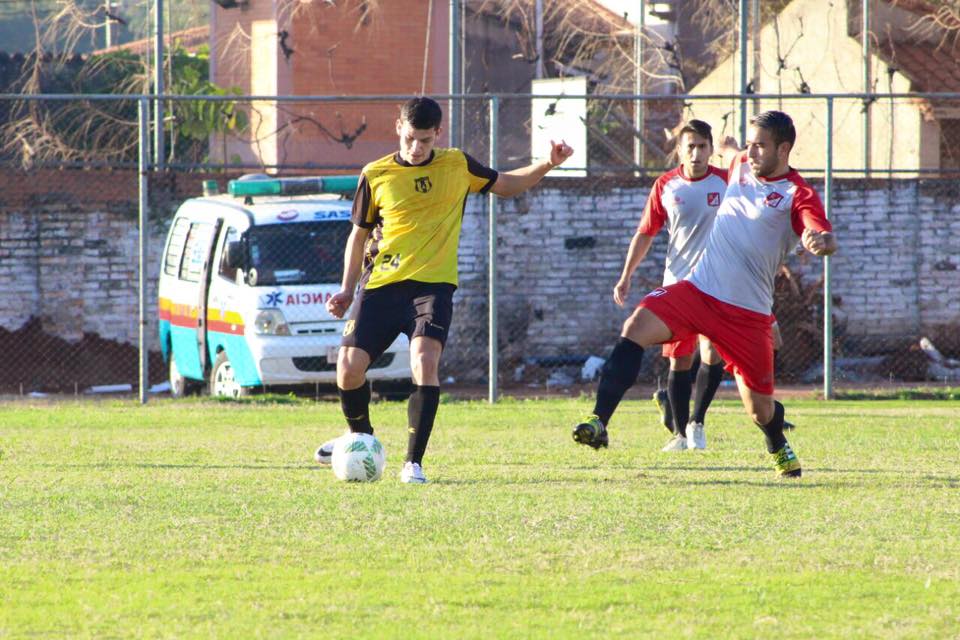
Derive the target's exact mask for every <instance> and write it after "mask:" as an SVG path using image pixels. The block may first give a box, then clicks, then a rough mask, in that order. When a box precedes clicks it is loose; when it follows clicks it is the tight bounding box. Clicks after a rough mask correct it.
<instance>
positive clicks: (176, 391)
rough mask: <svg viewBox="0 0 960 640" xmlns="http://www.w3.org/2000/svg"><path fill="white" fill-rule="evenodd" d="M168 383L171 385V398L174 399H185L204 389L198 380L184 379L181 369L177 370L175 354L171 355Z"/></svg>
mask: <svg viewBox="0 0 960 640" xmlns="http://www.w3.org/2000/svg"><path fill="white" fill-rule="evenodd" d="M167 381H168V382H169V383H170V396H171V397H174V398H183V397H184V396H189V395H194V394H197V393H200V389H202V388H203V385H202V384H201V383H199V382H197V381H196V380H191V379H190V378H184V377H183V375H182V374H181V373H180V369H178V368H177V361H176V358H174V357H173V353H171V354H170V366H169V367H168V375H167Z"/></svg>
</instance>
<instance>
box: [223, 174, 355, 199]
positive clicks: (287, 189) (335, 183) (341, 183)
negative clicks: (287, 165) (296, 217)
mask: <svg viewBox="0 0 960 640" xmlns="http://www.w3.org/2000/svg"><path fill="white" fill-rule="evenodd" d="M359 180H360V176H316V177H310V178H264V179H257V180H231V181H230V182H229V183H228V184H227V192H228V193H229V194H230V195H232V196H236V197H243V196H306V195H316V194H320V193H344V194H353V193H354V192H355V191H356V190H357V182H359Z"/></svg>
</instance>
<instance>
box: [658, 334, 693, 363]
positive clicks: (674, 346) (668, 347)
mask: <svg viewBox="0 0 960 640" xmlns="http://www.w3.org/2000/svg"><path fill="white" fill-rule="evenodd" d="M699 342H700V341H699V340H698V339H697V336H696V334H694V335H692V336H688V337H687V338H685V339H683V340H674V341H673V342H664V343H663V357H664V358H682V357H684V356H688V355H690V354H691V353H693V352H694V351H696V350H697V343H699Z"/></svg>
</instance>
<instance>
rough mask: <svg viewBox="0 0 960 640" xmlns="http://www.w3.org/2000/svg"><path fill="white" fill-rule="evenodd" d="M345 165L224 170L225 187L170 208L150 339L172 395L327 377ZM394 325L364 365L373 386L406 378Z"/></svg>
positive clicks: (387, 386) (331, 376)
mask: <svg viewBox="0 0 960 640" xmlns="http://www.w3.org/2000/svg"><path fill="white" fill-rule="evenodd" d="M356 184H357V178H356V177H355V176H335V177H333V178H282V179H278V178H270V177H268V176H261V175H257V176H245V177H244V178H241V179H240V180H233V181H231V182H230V185H229V192H230V193H229V194H228V195H213V196H206V197H202V198H191V199H190V200H187V201H186V202H184V203H183V204H182V205H181V206H180V208H179V209H178V210H177V213H176V215H175V216H174V218H173V221H172V222H171V225H170V232H169V234H168V235H167V241H166V245H165V248H164V252H163V257H162V262H161V265H160V283H159V298H160V300H159V316H160V318H159V320H160V327H159V328H160V347H161V350H162V352H163V356H164V359H165V361H166V362H167V365H168V369H169V380H170V390H171V393H172V395H174V396H182V395H186V394H188V393H190V392H194V391H200V390H201V389H203V388H204V387H206V388H208V389H209V392H210V394H211V395H214V396H225V397H234V398H236V397H239V396H243V395H246V394H248V393H250V392H251V391H255V390H260V389H265V388H269V387H271V386H288V385H307V384H314V383H322V384H324V385H327V384H329V385H334V384H336V368H337V352H338V350H339V347H340V337H341V334H342V332H343V326H344V321H343V320H338V319H336V318H334V317H333V316H331V315H330V314H329V313H328V312H327V309H326V302H327V300H329V299H330V296H332V295H333V294H334V293H336V292H337V291H339V290H340V277H341V273H342V270H343V251H344V246H345V243H346V239H347V236H348V235H349V234H350V230H351V223H350V210H351V202H350V201H348V200H343V199H342V198H341V197H340V196H338V195H335V194H334V193H330V192H331V191H333V192H339V193H347V192H352V190H353V189H355V188H356ZM408 346H409V345H408V341H407V338H406V336H404V335H401V336H400V337H399V338H398V339H397V340H396V341H395V342H394V343H393V344H392V345H391V346H390V348H389V349H387V351H386V352H385V353H384V354H383V355H382V356H380V358H378V359H377V360H375V361H374V362H373V363H371V365H370V369H369V371H368V373H367V377H368V378H369V379H370V380H371V382H372V383H373V387H374V390H375V391H378V392H379V393H380V394H381V395H383V396H403V395H404V394H405V393H407V392H408V391H409V387H410V356H409V349H408Z"/></svg>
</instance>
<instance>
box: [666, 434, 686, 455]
mask: <svg viewBox="0 0 960 640" xmlns="http://www.w3.org/2000/svg"><path fill="white" fill-rule="evenodd" d="M686 450H687V439H686V438H684V437H683V436H682V435H680V434H679V433H678V434H677V435H675V436H673V437H672V438H670V442H668V443H667V444H665V445H663V449H660V451H686Z"/></svg>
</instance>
